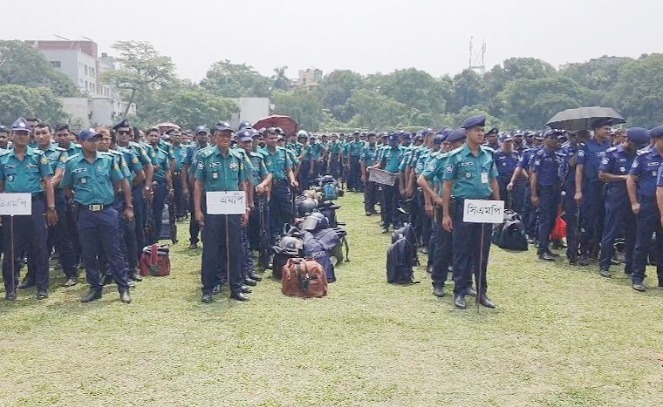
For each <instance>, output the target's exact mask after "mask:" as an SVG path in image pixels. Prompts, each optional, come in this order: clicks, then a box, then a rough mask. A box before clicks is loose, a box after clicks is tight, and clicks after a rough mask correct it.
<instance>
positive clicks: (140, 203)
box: [113, 119, 154, 257]
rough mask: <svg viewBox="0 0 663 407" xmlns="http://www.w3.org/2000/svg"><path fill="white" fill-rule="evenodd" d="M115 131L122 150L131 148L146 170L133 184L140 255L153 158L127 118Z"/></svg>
mask: <svg viewBox="0 0 663 407" xmlns="http://www.w3.org/2000/svg"><path fill="white" fill-rule="evenodd" d="M113 130H114V131H115V136H116V137H117V145H118V149H119V150H120V151H123V150H124V149H128V150H131V151H132V152H133V153H134V154H135V155H136V157H137V158H138V160H139V161H140V163H141V165H142V166H143V171H144V172H145V179H144V180H140V179H137V180H134V181H135V182H134V184H133V185H132V186H131V196H132V199H133V205H134V208H133V210H132V212H133V214H134V217H133V220H134V222H135V225H136V248H137V253H136V256H137V257H140V254H141V253H142V251H143V247H145V246H146V245H147V239H146V237H145V223H146V220H147V206H146V202H145V200H146V199H152V193H153V191H152V178H153V176H154V167H153V166H152V160H151V159H150V157H149V155H148V153H147V150H146V148H145V146H143V145H142V144H140V143H137V142H135V141H134V136H133V135H134V133H135V132H134V131H133V130H132V128H131V125H129V122H128V121H127V120H126V119H125V120H122V121H121V122H119V123H117V124H116V125H115V126H113Z"/></svg>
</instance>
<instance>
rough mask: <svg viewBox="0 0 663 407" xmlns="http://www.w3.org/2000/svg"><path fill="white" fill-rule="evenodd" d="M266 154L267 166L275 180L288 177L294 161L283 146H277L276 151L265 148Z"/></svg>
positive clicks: (264, 152)
mask: <svg viewBox="0 0 663 407" xmlns="http://www.w3.org/2000/svg"><path fill="white" fill-rule="evenodd" d="M263 154H264V155H265V167H267V171H269V173H270V174H272V176H273V177H274V179H275V180H284V179H286V178H287V176H288V175H287V174H288V170H290V169H292V162H291V161H290V157H289V156H288V152H287V151H286V149H285V148H283V147H278V146H277V147H276V150H274V152H271V151H270V150H269V149H268V148H265V149H263Z"/></svg>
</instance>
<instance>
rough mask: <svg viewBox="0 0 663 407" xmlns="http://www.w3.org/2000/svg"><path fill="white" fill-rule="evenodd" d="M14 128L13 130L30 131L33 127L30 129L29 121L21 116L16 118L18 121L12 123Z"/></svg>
mask: <svg viewBox="0 0 663 407" xmlns="http://www.w3.org/2000/svg"><path fill="white" fill-rule="evenodd" d="M12 130H13V131H30V130H31V129H30V124H28V122H27V121H26V120H25V119H24V118H22V117H19V118H18V119H16V121H15V122H14V123H12Z"/></svg>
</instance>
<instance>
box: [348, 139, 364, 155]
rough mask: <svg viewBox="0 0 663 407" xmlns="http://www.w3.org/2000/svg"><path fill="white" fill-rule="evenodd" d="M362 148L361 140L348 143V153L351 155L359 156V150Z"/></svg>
mask: <svg viewBox="0 0 663 407" xmlns="http://www.w3.org/2000/svg"><path fill="white" fill-rule="evenodd" d="M363 148H364V142H363V141H361V140H358V141H351V142H349V143H348V155H349V156H352V157H359V156H360V155H361V150H362V149H363Z"/></svg>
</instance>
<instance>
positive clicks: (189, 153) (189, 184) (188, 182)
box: [182, 126, 210, 249]
mask: <svg viewBox="0 0 663 407" xmlns="http://www.w3.org/2000/svg"><path fill="white" fill-rule="evenodd" d="M207 147H210V144H209V133H208V131H207V128H206V127H205V126H198V127H196V136H195V142H194V143H193V144H191V145H190V146H188V147H187V150H186V154H185V156H184V159H183V160H182V194H183V195H184V198H185V199H187V200H188V201H189V211H191V213H192V215H191V218H189V249H195V248H197V247H198V241H199V238H198V236H199V235H200V225H199V224H198V221H197V220H196V217H195V216H193V211H194V207H193V194H192V193H191V192H192V191H193V185H194V174H195V172H196V165H197V164H198V153H199V152H200V151H202V150H204V149H206V148H207Z"/></svg>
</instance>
